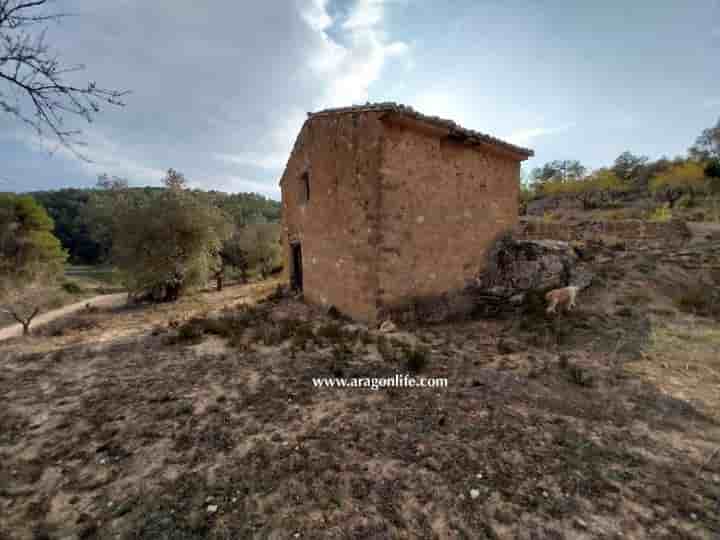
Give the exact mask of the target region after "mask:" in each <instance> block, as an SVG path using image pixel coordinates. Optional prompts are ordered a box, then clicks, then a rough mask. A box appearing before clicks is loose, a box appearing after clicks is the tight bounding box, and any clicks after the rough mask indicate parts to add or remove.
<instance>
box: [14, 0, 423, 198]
mask: <svg viewBox="0 0 720 540" xmlns="http://www.w3.org/2000/svg"><path fill="white" fill-rule="evenodd" d="M219 1H220V3H221V7H219V8H218V9H216V10H210V11H208V10H207V9H206V8H205V7H203V6H202V5H201V4H198V3H186V2H181V3H176V2H173V1H172V0H156V1H154V2H145V1H143V0H124V2H122V3H120V4H122V5H120V4H118V3H115V4H113V3H109V4H107V3H87V2H86V1H85V0H67V2H68V5H69V7H68V10H69V11H77V12H78V13H81V15H82V16H81V17H77V18H74V17H73V18H68V20H67V22H66V23H64V24H63V25H61V26H58V27H53V28H52V39H53V43H54V44H55V45H56V46H57V48H58V50H60V51H62V53H63V58H67V59H69V60H68V61H74V62H82V63H84V64H86V65H87V66H88V71H87V73H78V74H72V75H69V78H72V77H77V82H78V84H80V85H82V84H84V82H86V81H83V77H92V78H93V79H96V80H98V82H99V84H102V85H103V86H105V87H108V88H117V89H129V90H132V93H131V94H130V95H129V96H128V97H127V100H126V101H127V106H126V107H124V108H123V109H122V110H118V111H115V110H113V109H112V108H109V107H108V108H105V110H104V111H103V113H102V114H100V115H98V116H97V118H96V119H95V120H96V121H95V122H94V123H93V124H92V125H91V126H84V125H82V124H80V123H79V122H78V124H75V123H73V124H72V125H71V126H70V127H75V126H76V125H77V127H81V128H89V129H84V133H83V135H82V139H83V140H85V141H87V142H88V146H87V147H86V148H81V149H80V150H82V152H83V153H84V154H85V155H87V157H88V158H90V159H91V160H92V161H93V162H92V163H84V162H80V161H77V159H76V158H75V156H74V155H73V154H72V153H71V152H69V151H67V149H65V148H63V147H57V145H54V143H52V142H51V141H49V140H38V139H34V140H30V139H31V137H23V139H22V140H23V142H24V144H25V145H26V146H27V147H28V148H30V149H32V150H33V151H41V152H48V151H49V150H51V149H55V155H56V156H57V157H58V158H59V159H57V160H56V161H55V160H54V163H53V164H52V165H51V166H50V167H45V169H44V170H43V171H42V172H43V173H44V178H43V179H42V180H34V181H33V182H34V183H33V185H35V186H38V185H54V184H53V183H54V182H56V181H57V180H55V179H56V178H57V177H58V176H59V174H58V172H57V170H58V169H60V168H61V167H64V169H62V170H64V172H63V176H65V177H67V178H68V181H72V182H74V183H83V184H87V183H89V182H92V181H93V176H95V175H97V174H99V173H102V172H107V173H108V174H110V175H118V176H125V177H127V178H128V179H129V180H130V182H131V183H134V184H145V183H153V184H155V183H157V182H159V181H160V179H161V178H162V176H163V175H164V172H165V170H166V169H167V168H168V167H173V168H175V169H177V170H180V171H182V172H183V173H184V174H186V176H187V178H188V179H189V180H190V182H191V183H192V184H194V185H202V186H203V187H205V188H209V189H217V188H218V186H221V185H222V186H224V187H236V186H248V187H254V188H256V189H254V190H255V191H260V192H262V193H273V194H275V193H277V192H278V191H277V189H276V188H277V182H278V180H279V176H280V174H281V172H282V168H283V167H284V166H285V163H286V161H287V159H288V157H289V154H290V151H291V149H292V145H293V142H294V141H295V138H296V137H297V135H298V133H299V130H300V128H301V126H302V124H303V122H304V121H305V119H306V113H307V112H308V111H314V110H318V109H322V108H326V107H332V106H343V105H351V104H358V103H364V102H366V101H369V100H370V94H371V87H372V85H373V84H374V83H376V82H377V81H379V80H380V78H381V77H382V74H383V70H384V69H385V68H387V66H388V64H389V63H390V62H400V61H407V59H408V58H409V57H410V47H409V46H408V44H406V43H403V42H400V41H397V40H392V39H390V38H389V37H388V36H387V35H386V28H385V26H386V24H385V23H386V15H387V13H386V12H387V9H388V7H387V3H388V2H389V1H396V0H353V3H352V5H351V6H350V9H349V10H348V11H347V12H342V11H340V12H338V15H337V16H335V14H334V12H333V13H332V14H331V12H330V11H329V8H328V2H329V0H284V1H280V0H271V1H266V2H257V3H256V2H251V3H238V2H235V1H233V0H219ZM129 8H132V9H129ZM169 12H172V13H173V16H172V17H170V18H168V16H167V14H168V13H169ZM180 50H182V51H183V52H182V54H178V53H177V51H180ZM72 82H75V80H74V79H73V81H72ZM69 120H70V121H73V122H74V121H75V120H77V119H74V118H69ZM16 129H17V132H18V133H21V134H23V133H24V134H26V131H24V128H23V127H22V126H18V127H17V128H16V127H15V126H12V127H8V126H6V125H0V137H3V136H5V135H7V134H8V133H9V134H11V135H14V133H15V132H16ZM3 157H4V156H3V155H2V148H0V161H2V158H3ZM11 157H12V156H11ZM17 163H18V165H16V166H15V168H16V169H17V170H20V171H22V170H23V169H25V170H27V168H28V167H27V166H25V165H23V164H20V163H19V162H17ZM58 165H60V166H58ZM51 169H52V170H51ZM78 169H79V170H80V172H81V173H85V176H86V177H85V178H78V176H79V175H78ZM73 175H74V177H73ZM248 179H249V180H248ZM262 181H264V182H265V183H266V185H265V187H264V189H260V188H259V185H260V184H259V183H262Z"/></svg>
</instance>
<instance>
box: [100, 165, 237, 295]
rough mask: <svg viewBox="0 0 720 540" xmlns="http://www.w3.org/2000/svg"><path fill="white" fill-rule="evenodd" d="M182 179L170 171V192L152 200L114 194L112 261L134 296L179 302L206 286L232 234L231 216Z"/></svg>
mask: <svg viewBox="0 0 720 540" xmlns="http://www.w3.org/2000/svg"><path fill="white" fill-rule="evenodd" d="M177 178H178V173H175V171H173V170H172V169H170V170H169V171H168V176H167V177H166V178H165V185H166V186H167V187H166V188H165V189H163V190H161V191H160V192H159V193H158V194H157V196H156V197H154V198H153V199H151V200H143V199H140V200H131V199H130V198H128V197H127V196H125V190H123V189H119V190H111V195H112V196H113V197H114V199H113V205H112V220H111V234H112V260H113V262H114V263H115V264H116V265H117V267H118V269H119V270H120V271H121V272H122V274H123V275H124V276H125V280H126V284H127V286H128V288H129V290H130V291H131V292H132V293H146V292H150V293H151V294H152V296H153V298H154V299H155V300H175V299H176V298H178V296H180V295H181V294H182V293H183V292H184V291H185V290H186V289H187V288H188V287H192V286H196V285H202V284H204V283H205V282H206V281H207V280H208V279H209V277H210V276H211V275H212V273H213V272H214V269H215V268H217V267H218V266H219V265H220V260H219V257H220V251H221V249H222V244H223V242H224V241H225V240H226V239H227V238H229V237H230V235H231V234H232V223H231V221H230V220H229V219H228V217H227V216H226V215H225V214H224V213H223V212H222V211H221V210H220V209H218V208H217V207H216V206H214V205H212V204H210V203H209V202H208V201H207V199H203V198H201V197H198V196H197V195H196V194H195V193H193V192H191V191H188V190H186V189H184V188H183V187H182V186H184V185H185V183H184V182H178V181H176V180H177Z"/></svg>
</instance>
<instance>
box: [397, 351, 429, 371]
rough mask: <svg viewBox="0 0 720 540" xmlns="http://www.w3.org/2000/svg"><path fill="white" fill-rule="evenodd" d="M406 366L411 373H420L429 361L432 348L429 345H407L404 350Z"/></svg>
mask: <svg viewBox="0 0 720 540" xmlns="http://www.w3.org/2000/svg"><path fill="white" fill-rule="evenodd" d="M403 355H404V357H405V367H406V368H407V370H408V371H409V372H410V373H419V372H420V371H422V370H423V369H425V366H426V365H427V363H428V359H429V357H430V350H429V349H428V348H427V347H422V346H417V347H406V348H405V349H404V351H403Z"/></svg>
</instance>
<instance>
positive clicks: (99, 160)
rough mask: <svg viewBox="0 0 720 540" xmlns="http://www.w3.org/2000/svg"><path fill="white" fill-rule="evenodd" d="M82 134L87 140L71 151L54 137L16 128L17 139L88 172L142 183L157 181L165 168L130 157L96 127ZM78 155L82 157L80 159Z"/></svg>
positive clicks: (163, 173) (156, 182)
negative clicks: (73, 163)
mask: <svg viewBox="0 0 720 540" xmlns="http://www.w3.org/2000/svg"><path fill="white" fill-rule="evenodd" d="M84 136H85V138H86V139H87V140H88V141H90V142H89V143H87V144H86V145H84V146H81V147H78V148H76V149H75V150H74V151H73V150H70V149H69V148H67V147H66V146H63V145H61V144H59V143H58V142H57V141H56V140H55V139H50V138H48V137H43V136H39V135H37V134H34V133H29V132H24V133H23V132H18V133H17V137H18V140H20V141H22V142H24V143H25V144H27V145H28V146H30V147H32V148H34V149H35V150H37V151H41V152H48V153H51V154H54V155H56V156H59V157H64V158H66V159H70V160H74V161H77V162H78V163H79V164H80V166H81V168H82V169H83V170H85V171H86V172H87V173H88V174H90V175H92V176H97V175H100V174H103V173H108V174H111V175H112V176H120V177H122V178H127V179H131V180H139V181H141V182H143V183H144V184H145V183H152V184H159V183H160V181H161V180H162V178H163V177H164V176H165V173H166V171H165V170H164V169H161V168H158V167H152V166H150V165H148V164H147V163H144V162H143V161H138V160H134V159H132V158H130V157H127V156H129V155H130V154H129V153H128V152H126V151H123V148H122V147H121V146H120V145H118V144H117V143H115V142H113V141H111V140H109V139H108V138H106V137H105V136H104V135H103V134H102V132H101V131H99V130H97V129H92V130H85V132H84ZM79 156H82V157H83V158H84V159H80V157H79Z"/></svg>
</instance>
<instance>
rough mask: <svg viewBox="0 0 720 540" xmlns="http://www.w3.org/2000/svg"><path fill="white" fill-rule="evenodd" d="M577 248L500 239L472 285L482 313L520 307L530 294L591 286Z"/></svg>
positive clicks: (556, 243) (533, 241)
mask: <svg viewBox="0 0 720 540" xmlns="http://www.w3.org/2000/svg"><path fill="white" fill-rule="evenodd" d="M591 281H592V276H591V274H590V273H589V272H588V271H586V270H585V269H584V268H583V265H582V264H581V263H580V259H579V257H578V253H577V252H576V250H575V248H574V247H573V246H572V245H570V244H569V243H567V242H561V241H558V240H515V239H513V238H512V237H510V236H505V237H503V238H500V239H499V240H498V241H497V242H496V243H495V244H494V246H493V247H492V248H491V250H490V251H489V252H488V257H487V264H486V266H485V268H484V270H483V271H482V272H481V273H480V275H479V276H478V277H477V279H476V281H475V283H474V284H472V285H471V286H470V287H469V290H470V293H471V294H472V296H473V298H474V301H475V304H476V306H477V308H478V310H479V311H480V312H483V313H485V314H491V313H494V312H497V311H505V310H508V309H515V308H518V307H521V306H522V305H523V304H525V303H526V300H527V298H528V295H529V294H530V293H536V294H543V293H545V292H546V291H549V290H551V289H556V288H559V287H566V286H568V285H575V286H577V287H580V288H581V289H583V288H585V287H587V286H589V285H590V282H591Z"/></svg>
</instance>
